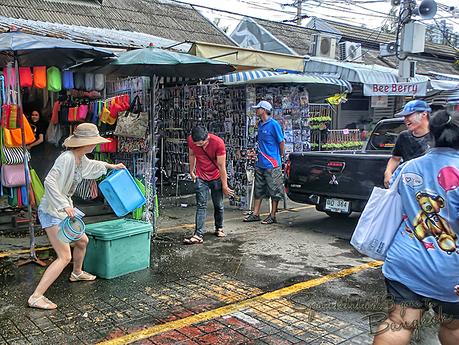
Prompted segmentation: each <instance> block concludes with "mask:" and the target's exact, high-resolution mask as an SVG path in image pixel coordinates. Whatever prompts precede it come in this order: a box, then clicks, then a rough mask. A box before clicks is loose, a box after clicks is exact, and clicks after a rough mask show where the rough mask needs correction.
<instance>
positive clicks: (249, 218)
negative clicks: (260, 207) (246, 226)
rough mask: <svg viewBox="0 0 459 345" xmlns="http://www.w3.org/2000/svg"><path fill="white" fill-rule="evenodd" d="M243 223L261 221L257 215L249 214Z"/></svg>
mask: <svg viewBox="0 0 459 345" xmlns="http://www.w3.org/2000/svg"><path fill="white" fill-rule="evenodd" d="M242 221H243V222H259V221H260V216H259V215H257V214H253V213H251V214H249V215H248V216H247V217H244V219H243V220H242Z"/></svg>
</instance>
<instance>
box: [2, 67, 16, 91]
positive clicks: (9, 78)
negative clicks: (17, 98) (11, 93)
mask: <svg viewBox="0 0 459 345" xmlns="http://www.w3.org/2000/svg"><path fill="white" fill-rule="evenodd" d="M10 66H11V65H10ZM8 71H10V72H8ZM3 76H4V77H5V86H7V87H9V88H10V89H12V90H14V89H15V87H16V72H15V71H14V70H13V68H11V67H5V68H4V69H3Z"/></svg>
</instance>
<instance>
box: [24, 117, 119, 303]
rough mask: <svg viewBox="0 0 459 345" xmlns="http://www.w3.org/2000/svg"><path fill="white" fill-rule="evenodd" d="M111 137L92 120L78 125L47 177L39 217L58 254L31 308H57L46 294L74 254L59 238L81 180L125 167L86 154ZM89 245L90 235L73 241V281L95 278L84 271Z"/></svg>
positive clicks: (37, 288) (45, 275) (38, 288)
mask: <svg viewBox="0 0 459 345" xmlns="http://www.w3.org/2000/svg"><path fill="white" fill-rule="evenodd" d="M106 142H109V140H107V139H104V138H102V137H101V136H100V135H99V130H98V129H97V126H96V125H94V124H92V123H82V124H80V125H78V126H77V127H76V128H75V130H74V132H73V135H71V136H69V137H68V138H67V139H65V141H64V147H66V148H68V150H67V151H65V152H64V153H62V154H61V155H60V156H59V157H58V158H57V159H56V161H55V163H54V165H53V167H52V168H51V170H50V171H49V173H48V175H47V176H46V179H45V183H44V185H45V195H44V196H43V199H42V200H41V203H40V207H39V209H38V218H39V219H40V223H41V226H42V227H43V229H45V231H46V234H47V235H48V238H49V241H50V242H51V245H52V246H53V249H54V250H55V252H56V254H57V259H56V260H55V261H53V262H52V263H51V265H50V266H49V267H48V269H47V270H46V271H45V273H44V274H43V277H42V278H41V280H40V283H39V284H38V286H37V287H36V289H35V291H34V293H33V294H32V295H31V296H30V297H29V300H28V304H29V306H30V307H33V308H39V309H56V308H57V305H56V304H54V303H53V302H51V301H50V300H48V299H47V298H46V297H45V296H44V293H45V292H46V290H47V289H48V288H49V287H50V286H51V284H52V283H53V282H54V281H55V280H56V279H57V278H58V277H59V275H60V274H61V273H62V271H63V270H64V268H65V267H66V266H67V265H68V264H69V263H70V260H71V259H72V253H71V250H70V245H69V244H68V243H64V242H61V241H60V240H59V239H58V238H57V234H58V230H59V224H60V222H62V220H64V219H65V218H66V217H70V218H73V217H75V209H74V208H73V203H72V199H71V196H72V195H73V193H74V192H75V189H76V187H77V185H78V184H79V183H80V182H81V180H82V179H96V178H98V177H100V176H102V175H104V174H106V173H107V169H124V168H125V166H124V164H122V163H120V164H116V165H115V164H109V163H106V162H101V161H96V160H90V159H89V158H88V157H86V154H88V153H91V152H92V151H93V150H94V148H95V147H96V145H97V144H101V143H106ZM87 245H88V237H87V236H86V235H83V237H82V238H81V239H80V240H79V241H77V242H74V250H73V271H72V273H71V275H70V281H71V282H76V281H88V280H94V279H96V277H95V276H93V275H91V274H89V273H87V272H84V271H83V270H82V265H83V259H84V256H85V252H86V246H87Z"/></svg>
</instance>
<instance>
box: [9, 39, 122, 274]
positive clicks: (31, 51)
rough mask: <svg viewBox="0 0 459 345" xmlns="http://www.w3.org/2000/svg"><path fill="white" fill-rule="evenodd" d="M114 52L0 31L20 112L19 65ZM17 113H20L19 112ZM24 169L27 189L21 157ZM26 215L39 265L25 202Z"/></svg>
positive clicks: (71, 61)
mask: <svg viewBox="0 0 459 345" xmlns="http://www.w3.org/2000/svg"><path fill="white" fill-rule="evenodd" d="M113 55H114V54H113V53H112V52H110V51H108V50H104V49H100V48H95V47H92V46H89V45H85V44H80V43H75V42H72V41H69V40H64V39H59V38H52V37H43V36H37V35H30V34H26V33H23V32H8V33H3V34H0V64H1V65H2V66H6V65H7V64H8V63H14V67H15V70H16V80H17V103H18V108H19V109H20V110H21V113H22V101H21V89H20V86H19V85H20V84H19V66H20V65H21V66H57V67H61V68H63V67H70V66H72V65H75V64H76V63H78V62H82V61H85V60H90V59H94V58H102V57H110V56H113ZM21 113H19V114H21ZM19 123H20V126H21V129H22V147H23V150H24V156H25V154H26V152H27V149H26V147H25V134H24V124H23V123H22V116H19ZM24 170H25V175H26V190H27V191H29V190H30V180H29V174H28V170H29V167H28V162H27V160H26V159H24ZM27 211H28V212H27V213H28V215H27V217H28V220H29V232H30V259H31V261H32V262H36V263H38V264H40V265H45V264H44V263H43V262H42V261H40V260H39V259H38V258H37V256H36V253H35V231H34V226H33V222H32V206H31V204H30V202H29V203H28V209H27Z"/></svg>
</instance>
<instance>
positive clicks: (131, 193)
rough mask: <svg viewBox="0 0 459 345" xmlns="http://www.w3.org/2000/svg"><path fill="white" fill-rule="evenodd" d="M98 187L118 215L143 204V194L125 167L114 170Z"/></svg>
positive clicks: (122, 214) (123, 214)
mask: <svg viewBox="0 0 459 345" xmlns="http://www.w3.org/2000/svg"><path fill="white" fill-rule="evenodd" d="M99 189H100V191H101V192H102V194H103V195H104V197H105V199H106V200H107V202H108V204H109V205H110V207H111V208H112V209H113V211H114V212H115V214H116V215H117V216H118V217H123V216H125V215H127V214H128V213H129V212H132V211H134V210H135V209H136V208H139V207H140V206H142V205H143V204H145V201H146V199H145V196H144V195H143V194H142V192H141V190H140V189H139V187H138V186H137V184H136V183H135V181H134V178H133V177H132V176H131V174H130V173H129V171H128V170H127V169H121V170H115V171H113V172H112V173H111V174H109V175H108V176H107V177H106V178H105V180H103V181H102V182H101V183H99Z"/></svg>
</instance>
